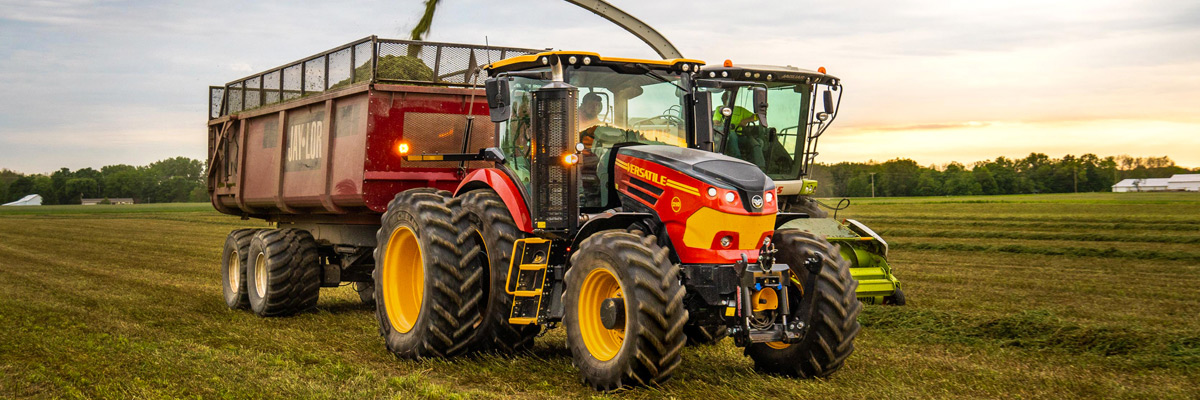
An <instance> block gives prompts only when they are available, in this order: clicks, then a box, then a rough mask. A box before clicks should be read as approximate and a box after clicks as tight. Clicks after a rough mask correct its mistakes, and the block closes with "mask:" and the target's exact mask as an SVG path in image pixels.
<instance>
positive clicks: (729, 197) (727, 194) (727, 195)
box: [725, 192, 737, 203]
mask: <svg viewBox="0 0 1200 400" xmlns="http://www.w3.org/2000/svg"><path fill="white" fill-rule="evenodd" d="M734 200H737V195H736V194H733V192H725V201H728V202H730V203H732V202H733V201H734Z"/></svg>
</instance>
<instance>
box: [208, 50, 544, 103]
mask: <svg viewBox="0 0 1200 400" xmlns="http://www.w3.org/2000/svg"><path fill="white" fill-rule="evenodd" d="M410 51H411V55H410ZM538 51H540V50H534V49H521V48H511V47H494V46H475V45H463V44H450V43H436V42H423V41H411V40H390V39H379V38H376V37H374V36H372V37H368V38H365V39H361V40H358V41H355V42H353V43H350V44H347V45H344V46H339V47H338V48H336V49H333V50H330V51H327V52H324V53H321V54H318V55H316V56H313V57H309V58H306V59H303V60H300V61H297V62H294V63H291V64H288V65H285V66H283V67H279V68H276V69H272V70H269V71H266V72H263V73H259V74H255V75H252V76H249V77H246V78H243V79H240V80H237V81H234V82H230V83H228V84H226V85H225V86H224V87H225V90H224V91H223V92H222V93H221V94H222V95H221V96H211V95H210V99H209V105H210V109H213V110H218V111H217V112H216V113H213V114H211V115H210V118H218V117H220V116H224V115H228V114H230V113H238V112H242V111H247V110H252V109H254V108H257V107H262V106H265V105H270V104H275V103H278V102H283V101H288V100H291V99H296V98H300V97H304V96H307V95H311V94H316V93H320V92H324V91H326V90H332V89H340V88H343V87H348V86H351V85H354V84H359V83H364V82H385V83H405V84H426V85H437V86H475V85H479V84H482V83H483V79H484V78H485V77H483V76H482V74H481V73H478V71H477V69H478V68H479V67H480V66H482V65H485V64H487V63H489V62H494V61H499V60H502V59H504V58H508V57H514V56H519V55H525V54H533V53H536V52H538Z"/></svg>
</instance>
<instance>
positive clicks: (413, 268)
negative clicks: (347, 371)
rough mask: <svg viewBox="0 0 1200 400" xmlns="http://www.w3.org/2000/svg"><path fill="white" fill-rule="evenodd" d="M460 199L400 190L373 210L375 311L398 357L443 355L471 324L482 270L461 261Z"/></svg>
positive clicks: (463, 343) (460, 346)
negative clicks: (376, 224)
mask: <svg viewBox="0 0 1200 400" xmlns="http://www.w3.org/2000/svg"><path fill="white" fill-rule="evenodd" d="M459 207H460V199H456V198H451V197H450V193H449V192H446V191H437V190H434V189H429V188H421V189H412V190H406V191H403V192H400V193H399V194H397V195H396V197H395V199H393V200H392V202H391V203H390V204H388V208H387V212H385V213H384V214H383V216H382V217H381V221H380V222H381V226H380V228H379V232H378V233H377V234H376V239H377V243H378V246H377V247H376V248H375V271H374V272H373V275H374V278H375V296H374V297H375V317H376V320H377V321H378V322H379V334H380V335H381V336H383V340H384V343H385V344H386V345H387V348H388V350H389V351H391V352H392V353H393V354H395V355H396V356H397V357H400V358H406V359H417V358H431V357H451V356H455V355H458V354H461V353H462V352H464V351H465V350H466V349H467V344H468V343H467V340H468V339H470V338H471V335H472V334H473V333H474V329H475V326H476V325H477V324H478V323H479V309H478V306H479V303H480V302H481V301H482V297H483V291H482V289H481V288H480V285H481V284H482V280H483V277H482V276H483V271H482V270H479V269H478V267H477V266H475V265H474V264H471V263H466V262H464V261H463V260H464V259H463V257H462V254H463V252H464V250H463V248H467V249H466V250H465V251H466V252H467V253H470V252H472V251H478V250H475V249H473V248H472V247H473V246H474V243H459V242H458V233H459V232H462V231H464V230H467V229H470V228H471V227H470V224H469V223H466V220H465V219H462V220H461V221H460V222H461V223H458V224H456V223H455V220H454V216H455V214H457V213H459V212H461V211H459Z"/></svg>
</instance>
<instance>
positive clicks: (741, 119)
mask: <svg viewBox="0 0 1200 400" xmlns="http://www.w3.org/2000/svg"><path fill="white" fill-rule="evenodd" d="M751 88H752V87H750V86H744V87H740V88H737V89H729V90H723V89H710V90H708V91H709V92H711V93H713V99H714V100H715V101H714V102H713V103H714V104H715V106H714V108H715V109H714V110H713V128H714V129H715V130H716V131H717V132H716V135H714V139H715V141H716V143H717V145H716V150H717V151H719V152H721V153H723V154H725V155H728V156H731V157H735V158H739V159H742V160H745V161H747V162H750V163H753V164H754V165H757V166H758V167H759V169H761V170H762V171H763V172H765V173H766V174H767V176H769V177H770V178H771V179H774V180H794V179H800V177H801V174H802V172H803V171H801V168H802V167H803V163H802V162H801V161H802V160H803V157H804V156H803V153H804V143H805V139H806V138H807V137H808V128H809V126H810V125H809V124H808V123H807V121H808V118H807V116H808V113H809V109H810V108H811V107H810V102H811V96H810V93H811V92H812V86H811V85H804V84H799V85H797V84H790V83H777V84H769V85H768V86H767V104H770V106H769V108H768V110H767V121H766V122H767V123H766V124H765V125H764V124H763V123H762V122H761V121H759V120H758V116H757V115H755V114H754V112H753V111H751V110H753V108H754V106H753V99H754V95H753V94H752V93H751ZM718 99H719V100H718ZM725 106H729V107H730V111H731V113H730V115H729V116H724V115H722V113H721V108H722V107H725ZM726 132H731V134H726Z"/></svg>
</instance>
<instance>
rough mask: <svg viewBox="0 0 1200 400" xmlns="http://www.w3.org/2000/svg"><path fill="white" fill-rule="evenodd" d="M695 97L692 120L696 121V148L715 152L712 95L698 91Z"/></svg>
mask: <svg viewBox="0 0 1200 400" xmlns="http://www.w3.org/2000/svg"><path fill="white" fill-rule="evenodd" d="M693 96H695V106H694V107H693V108H692V110H693V111H692V119H693V120H694V121H695V122H693V123H694V125H693V126H694V127H695V128H696V130H695V132H696V148H698V149H700V150H706V151H713V142H712V134H713V133H712V132H713V126H712V124H713V120H712V109H713V106H712V93H709V92H707V91H702V90H697V91H696V92H695V94H694V95H693Z"/></svg>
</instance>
